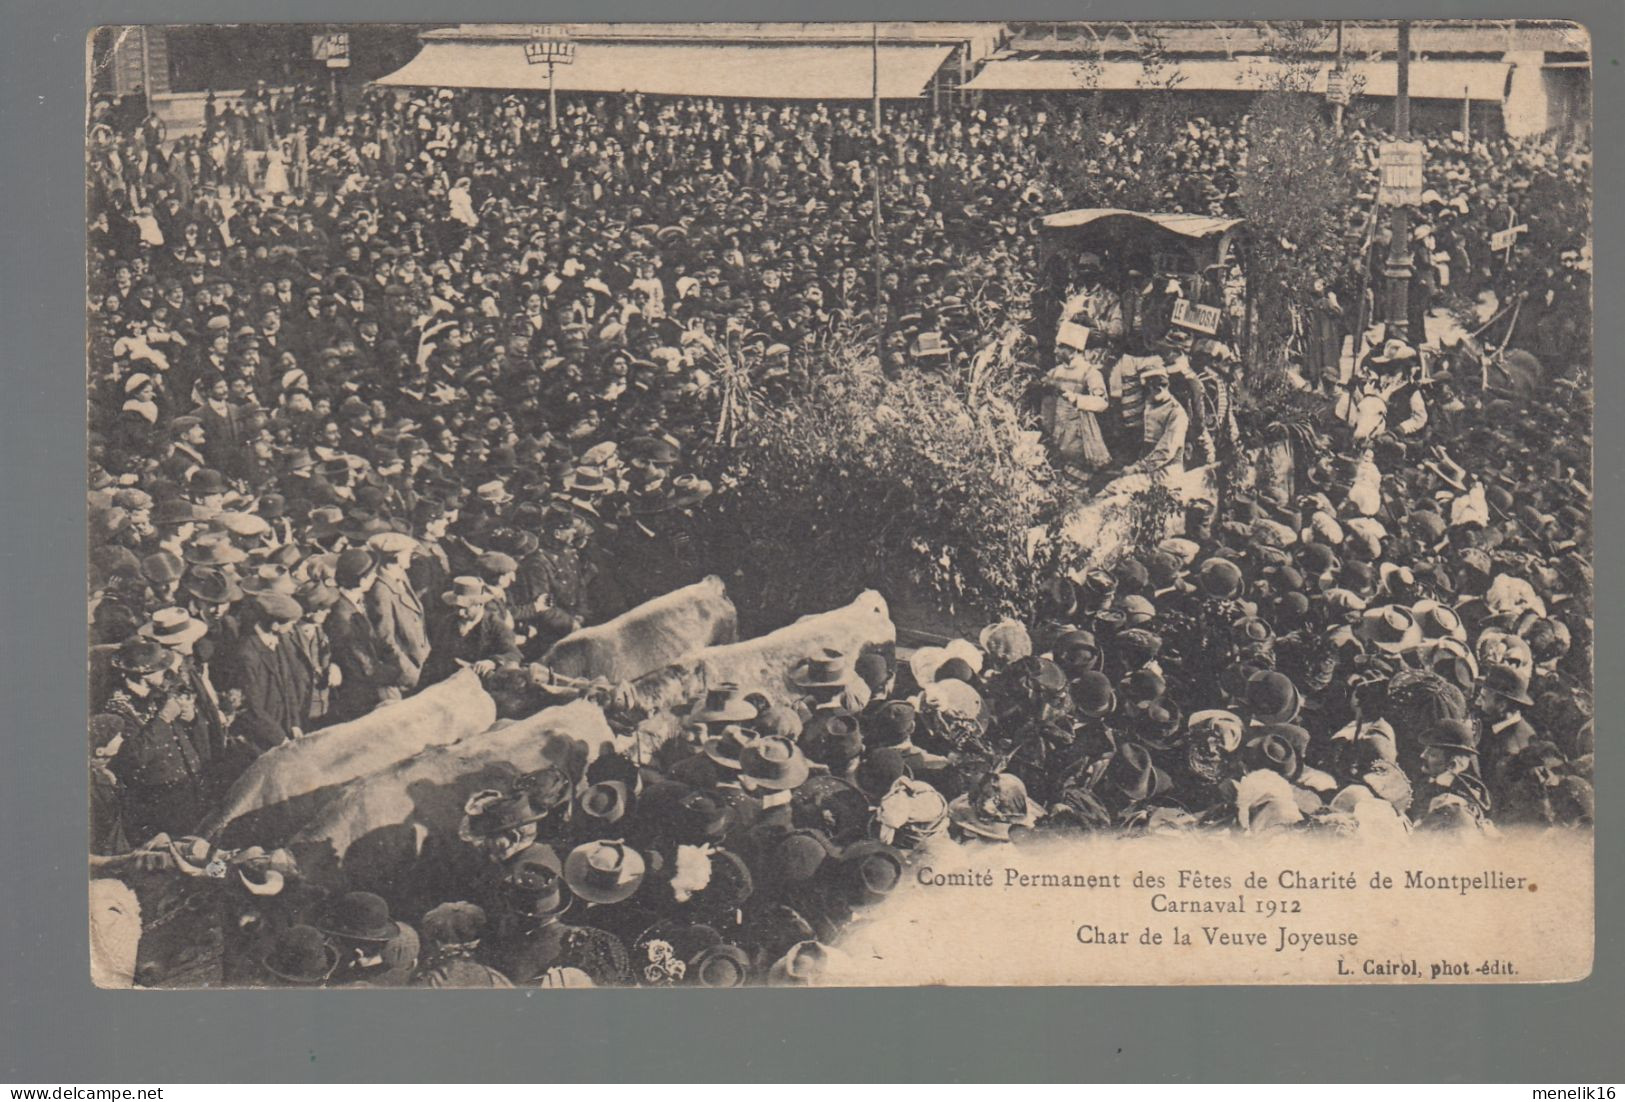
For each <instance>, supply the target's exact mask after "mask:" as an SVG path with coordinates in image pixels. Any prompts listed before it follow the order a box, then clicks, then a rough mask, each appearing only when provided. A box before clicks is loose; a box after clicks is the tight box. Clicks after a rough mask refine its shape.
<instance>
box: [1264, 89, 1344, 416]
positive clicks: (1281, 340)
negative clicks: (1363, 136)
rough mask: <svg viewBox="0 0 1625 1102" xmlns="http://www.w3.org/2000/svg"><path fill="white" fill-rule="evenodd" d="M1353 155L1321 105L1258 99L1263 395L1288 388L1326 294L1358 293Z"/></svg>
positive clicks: (1292, 95) (1273, 96) (1298, 97)
mask: <svg viewBox="0 0 1625 1102" xmlns="http://www.w3.org/2000/svg"><path fill="white" fill-rule="evenodd" d="M1354 157H1355V150H1354V146H1353V143H1352V142H1350V141H1349V140H1348V139H1346V138H1343V137H1341V136H1339V135H1338V134H1336V133H1335V132H1334V131H1333V129H1332V127H1331V124H1330V123H1328V122H1327V121H1326V119H1325V117H1324V114H1323V112H1322V109H1321V106H1320V104H1319V103H1318V102H1316V101H1315V100H1314V99H1312V98H1310V97H1308V96H1305V95H1303V94H1301V93H1298V92H1294V91H1290V90H1286V89H1274V90H1270V91H1266V92H1262V93H1260V94H1259V95H1258V97H1257V98H1256V99H1254V101H1253V106H1252V111H1251V112H1250V113H1249V114H1248V116H1247V157H1246V163H1245V165H1244V166H1243V168H1242V172H1241V181H1240V183H1241V187H1240V197H1239V207H1240V214H1241V217H1242V218H1244V219H1246V221H1247V231H1248V250H1247V282H1248V291H1249V294H1250V295H1251V297H1252V303H1253V332H1252V342H1251V348H1252V363H1251V364H1250V365H1249V368H1250V370H1249V375H1248V382H1249V385H1251V386H1252V387H1254V388H1255V389H1257V390H1260V391H1263V392H1266V393H1267V392H1269V391H1271V390H1274V389H1278V388H1279V386H1280V385H1281V383H1282V380H1283V379H1284V374H1285V369H1286V364H1287V359H1288V356H1289V353H1290V351H1291V349H1292V347H1293V345H1294V342H1295V338H1296V337H1299V336H1300V335H1301V334H1302V331H1303V326H1304V324H1305V322H1304V319H1305V315H1306V313H1307V311H1308V309H1309V308H1310V307H1311V305H1312V298H1313V296H1314V295H1315V293H1316V288H1317V286H1318V287H1320V288H1339V287H1344V288H1347V287H1354V286H1358V264H1359V258H1360V249H1361V245H1362V242H1361V240H1360V237H1359V230H1360V227H1359V225H1358V223H1357V222H1354V221H1351V219H1350V218H1349V213H1348V212H1349V210H1350V209H1351V208H1352V207H1353V206H1354V204H1355V191H1356V185H1357V175H1356V172H1355V170H1354Z"/></svg>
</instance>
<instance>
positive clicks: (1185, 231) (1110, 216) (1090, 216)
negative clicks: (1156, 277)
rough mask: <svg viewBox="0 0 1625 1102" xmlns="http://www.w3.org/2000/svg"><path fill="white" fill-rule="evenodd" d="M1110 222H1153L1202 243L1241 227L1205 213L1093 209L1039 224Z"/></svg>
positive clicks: (1074, 226)
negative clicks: (1151, 212) (1144, 212)
mask: <svg viewBox="0 0 1625 1102" xmlns="http://www.w3.org/2000/svg"><path fill="white" fill-rule="evenodd" d="M1108 220H1121V221H1125V222H1131V223H1149V224H1151V225H1154V226H1156V227H1157V228H1159V229H1164V230H1167V231H1168V232H1169V233H1176V234H1178V235H1179V236H1181V237H1190V238H1196V239H1198V240H1200V239H1202V238H1206V237H1217V236H1219V235H1220V234H1223V233H1227V232H1229V231H1230V230H1232V229H1234V228H1235V227H1237V226H1239V225H1241V219H1239V218H1210V217H1208V216H1207V215H1205V214H1143V213H1141V212H1140V211H1135V210H1119V209H1117V208H1115V207H1089V208H1087V209H1085V210H1065V211H1061V212H1059V213H1057V214H1046V215H1044V216H1043V217H1042V218H1040V219H1039V220H1038V224H1039V226H1040V227H1042V228H1043V229H1046V230H1080V229H1082V228H1084V227H1085V226H1089V225H1093V224H1095V223H1098V222H1104V221H1108Z"/></svg>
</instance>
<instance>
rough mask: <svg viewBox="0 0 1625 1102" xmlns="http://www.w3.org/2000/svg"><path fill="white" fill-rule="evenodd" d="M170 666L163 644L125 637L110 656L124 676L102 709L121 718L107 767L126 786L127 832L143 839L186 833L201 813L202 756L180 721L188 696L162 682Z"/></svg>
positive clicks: (188, 706) (187, 707) (171, 658)
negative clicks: (120, 735) (120, 738)
mask: <svg viewBox="0 0 1625 1102" xmlns="http://www.w3.org/2000/svg"><path fill="white" fill-rule="evenodd" d="M174 666H175V657H174V655H173V654H171V653H170V652H169V651H167V650H165V649H164V647H163V646H162V645H161V644H159V643H155V642H153V641H152V640H150V639H141V638H139V637H138V638H135V639H131V640H129V641H128V642H126V643H125V644H124V645H123V646H121V647H120V648H119V650H118V653H117V654H115V655H114V657H113V668H114V669H115V670H116V671H118V673H119V674H121V675H122V676H123V678H124V682H123V684H122V685H120V686H119V687H118V688H116V689H114V690H113V691H112V693H111V694H109V696H108V699H107V701H106V702H105V703H104V704H103V705H102V709H101V710H102V711H104V712H107V713H109V714H111V715H115V716H118V717H119V718H120V719H122V720H123V721H124V725H125V738H124V742H123V744H122V745H121V746H120V747H119V750H118V753H117V755H116V756H115V757H114V758H113V762H112V767H111V768H112V771H113V775H114V776H115V777H117V778H118V780H119V783H120V784H122V785H123V786H124V823H125V829H126V832H127V834H129V835H131V836H134V837H137V838H141V839H146V838H151V837H152V836H153V835H154V834H157V833H159V832H161V831H167V832H168V833H170V834H185V833H187V832H188V831H191V830H193V829H195V828H196V826H197V823H198V820H199V819H201V818H202V817H203V811H204V805H203V762H202V760H201V759H200V758H199V757H198V752H197V748H196V747H195V746H193V745H192V740H191V739H190V738H188V737H187V734H186V732H185V730H184V729H183V727H182V726H181V725H182V724H183V723H185V722H186V721H187V720H189V719H190V718H191V717H190V716H189V715H188V714H187V713H188V712H189V711H190V710H191V708H192V705H191V700H190V698H189V697H182V696H178V695H174V694H172V693H170V692H168V691H166V688H165V685H166V681H167V679H168V678H169V675H170V672H171V671H172V670H173V669H174Z"/></svg>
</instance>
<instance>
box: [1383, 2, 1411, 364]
mask: <svg viewBox="0 0 1625 1102" xmlns="http://www.w3.org/2000/svg"><path fill="white" fill-rule="evenodd" d="M1410 66H1411V24H1410V21H1409V20H1404V19H1402V20H1400V22H1399V84H1398V87H1397V88H1396V89H1395V95H1394V139H1395V140H1396V141H1401V142H1404V141H1409V140H1410V136H1411V95H1410V90H1411V68H1410ZM1389 217H1390V223H1389V224H1390V226H1391V228H1392V231H1393V240H1391V241H1390V242H1389V243H1388V259H1387V261H1386V263H1385V264H1384V266H1383V272H1382V274H1383V275H1384V276H1385V277H1386V278H1387V280H1388V311H1387V314H1388V332H1389V335H1394V334H1395V332H1396V330H1397V333H1398V335H1399V336H1401V337H1403V338H1404V339H1405V340H1407V341H1409V340H1411V339H1412V337H1413V336H1416V334H1412V333H1411V331H1410V288H1411V272H1412V270H1413V268H1412V264H1411V211H1410V207H1408V206H1406V205H1405V204H1404V203H1395V204H1394V209H1393V212H1392V213H1391V214H1390V216H1389Z"/></svg>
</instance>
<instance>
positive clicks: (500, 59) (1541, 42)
mask: <svg viewBox="0 0 1625 1102" xmlns="http://www.w3.org/2000/svg"><path fill="white" fill-rule="evenodd" d="M86 56H87V101H86V158H87V159H86V189H87V200H86V204H87V205H86V219H87V227H88V231H87V242H86V249H87V256H86V275H87V299H86V301H87V333H86V339H87V356H88V372H87V391H86V398H87V416H88V426H89V441H90V443H89V463H88V474H89V486H88V503H89V504H88V524H89V530H90V546H91V552H90V562H89V564H88V568H89V573H88V597H89V604H88V611H89V616H88V621H89V654H88V676H89V686H88V697H89V710H88V729H89V735H90V739H89V742H90V745H89V788H88V792H89V822H90V832H89V866H90V868H89V886H90V894H89V908H90V910H89V946H90V949H89V967H90V969H91V974H92V976H93V977H94V979H95V982H96V983H97V984H99V985H101V986H104V987H142V988H150V987H167V988H203V987H286V986H304V987H363V986H364V987H405V986H416V987H425V986H426V987H456V988H511V987H537V986H541V987H587V986H651V987H663V986H701V987H738V986H749V985H814V986H817V985H824V986H876V985H920V984H950V985H952V984H963V985H971V984H974V985H1054V984H1097V983H1098V984H1162V985H1178V984H1216V983H1225V984H1242V983H1270V984H1275V983H1286V984H1339V983H1350V984H1353V983H1507V982H1557V981H1572V980H1577V979H1580V978H1583V977H1584V976H1586V975H1587V974H1588V973H1589V971H1590V969H1591V961H1592V950H1593V941H1594V934H1595V931H1594V925H1595V923H1594V907H1593V881H1594V862H1593V856H1592V823H1593V807H1594V793H1593V788H1592V780H1591V777H1592V760H1593V740H1594V731H1593V706H1592V683H1593V666H1592V653H1593V650H1592V626H1593V620H1592V615H1593V612H1592V525H1591V493H1592V489H1591V487H1592V382H1591V380H1592V351H1593V350H1592V311H1593V299H1592V292H1591V277H1590V271H1591V256H1592V235H1591V212H1592V168H1591V164H1592V162H1591V147H1590V141H1591V123H1592V105H1591V71H1592V70H1591V65H1592V57H1591V52H1590V40H1589V36H1588V34H1587V32H1586V30H1585V29H1584V28H1583V27H1581V26H1579V25H1578V24H1574V23H1563V22H1554V21H1542V20H1532V19H1529V20H1504V19H1503V20H1465V19H1464V20H1417V21H1374V20H1364V19H1347V20H1322V21H1313V22H1305V21H1295V22H1286V21H1280V22H1240V21H1235V22H1203V23H1200V24H1198V23H1180V22H1163V23H1152V22H1146V23H1121V22H1119V23H1110V24H1106V23H1099V24H1094V23H1087V22H1070V23H1068V22H1060V23H1032V22H992V21H989V22H971V23H928V22H913V23H909V22H893V23H875V24H871V23H817V22H813V23H784V24H774V23H753V24H741V23H689V24H680V23H661V24H632V23H619V24H601V25H588V24H564V25H541V24H538V25H530V24H524V25H518V24H504V25H484V24H436V25H387V24H358V25H353V26H344V25H328V24H318V25H300V24H263V25H255V24H244V25H230V26H226V25H219V26H216V25H189V26H120V27H104V28H100V29H98V30H97V31H95V33H94V34H92V35H91V36H90V38H89V40H88V41H87V44H86Z"/></svg>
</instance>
